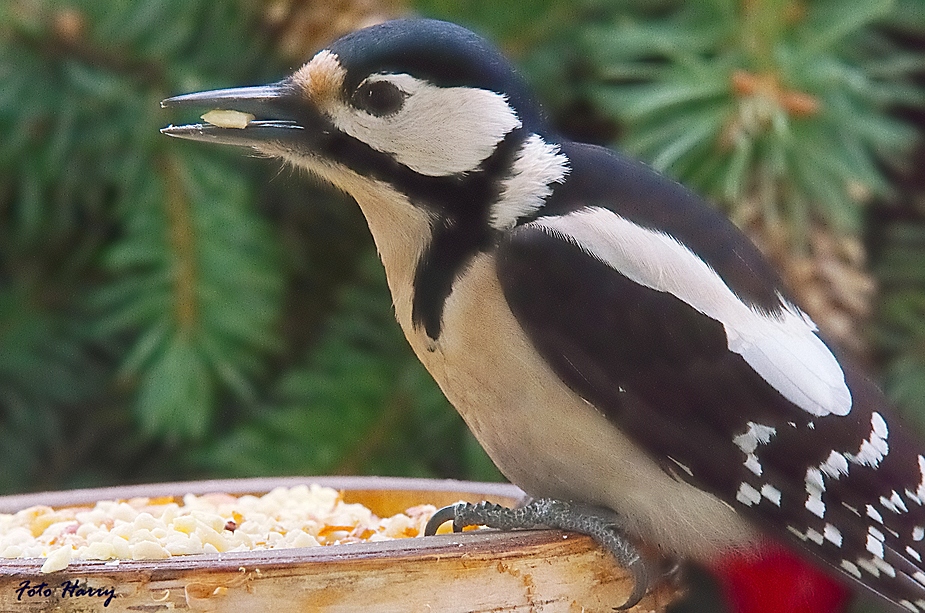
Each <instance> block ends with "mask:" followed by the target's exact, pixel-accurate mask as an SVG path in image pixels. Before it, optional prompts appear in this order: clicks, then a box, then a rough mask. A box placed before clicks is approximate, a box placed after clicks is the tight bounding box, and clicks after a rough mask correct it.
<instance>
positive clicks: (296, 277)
mask: <svg viewBox="0 0 925 613" xmlns="http://www.w3.org/2000/svg"><path fill="white" fill-rule="evenodd" d="M270 4H271V3H270V2H269V0H268V1H267V2H266V3H261V2H252V1H245V0H145V1H143V2H141V1H138V2H133V1H131V0H120V1H116V2H98V1H97V0H6V1H5V2H0V85H2V86H0V493H4V492H20V491H29V490H39V489H59V488H68V487H75V486H88V485H101V484H116V483H125V482H146V481H165V480H173V479H190V478H200V477H240V476H253V475H283V474H331V473H335V474H336V473H342V474H346V473H350V474H364V473H365V474H382V475H416V476H440V477H457V478H468V479H488V480H490V479H498V478H500V477H499V475H498V473H497V471H496V470H495V469H494V467H493V466H492V465H491V463H490V462H489V461H488V460H487V458H486V457H485V455H484V453H483V452H482V451H481V450H480V449H479V447H478V445H477V444H476V443H475V442H474V440H473V439H472V437H471V435H470V434H469V433H468V431H467V430H466V428H465V426H464V424H463V423H462V422H461V420H460V418H459V417H458V416H457V414H456V413H455V411H453V410H452V408H451V407H450V406H449V405H448V404H447V402H446V401H445V399H444V398H443V397H442V395H441V394H440V392H439V390H438V389H437V388H436V386H435V385H434V383H433V382H432V381H431V380H430V378H429V377H428V375H427V374H426V373H425V372H424V371H423V369H422V367H421V366H420V365H419V364H418V363H417V361H416V360H415V359H414V357H413V356H412V354H411V352H410V350H409V348H408V347H407V345H406V343H405V341H404V339H403V338H402V335H401V333H400V331H399V329H398V326H397V325H396V324H395V322H394V319H393V317H392V311H391V304H390V298H389V295H388V291H387V288H386V287H385V283H384V278H383V274H382V270H381V267H380V265H379V264H378V260H377V259H376V257H375V253H374V249H373V247H372V242H371V240H370V238H369V236H368V234H367V231H366V228H365V223H364V221H363V219H362V217H361V215H360V214H359V211H358V210H357V209H356V207H355V206H354V205H353V204H352V203H351V202H349V199H347V198H346V197H344V196H343V195H340V194H336V193H333V192H331V191H329V190H326V189H325V188H323V187H319V186H317V185H316V184H315V183H313V182H312V181H311V180H309V179H308V178H307V177H303V176H299V174H298V173H297V172H294V171H292V170H291V169H288V168H281V166H280V164H279V163H278V162H276V161H273V160H265V159H255V158H253V157H250V156H247V155H245V154H244V152H242V151H238V150H234V151H231V150H224V149H222V148H215V147H208V146H205V145H201V144H195V143H188V142H178V141H176V140H172V139H167V138H164V137H163V136H161V135H160V134H159V133H158V129H159V128H160V127H162V126H164V125H166V124H168V123H171V122H179V121H185V120H186V119H192V118H178V117H175V116H171V115H170V114H168V113H167V112H165V111H164V110H162V109H160V107H159V104H158V103H159V101H160V100H161V99H163V98H165V97H167V96H169V95H172V94H176V93H182V92H188V91H195V90H201V89H208V88H214V87H227V86H233V85H245V84H257V83H265V82H270V81H273V80H276V79H278V78H280V77H281V76H283V75H285V74H287V73H289V72H291V71H292V70H293V69H294V68H295V67H296V66H297V65H298V63H297V62H294V61H293V60H292V59H290V58H288V57H287V56H286V55H285V53H283V52H282V51H281V50H280V48H278V46H277V45H276V44H275V43H276V39H277V37H278V36H279V29H278V25H279V24H275V25H274V23H273V22H272V20H268V19H267V13H268V11H269V10H270V9H269V8H268V7H269V6H270ZM290 4H291V5H292V6H296V5H302V8H303V9H304V8H305V7H310V3H304V5H303V3H301V2H299V0H292V2H290ZM348 4H349V3H345V6H346V5H348ZM383 5H384V6H385V2H383ZM393 8H394V6H393V5H392V4H390V5H389V6H388V7H387V9H386V10H393ZM406 9H407V10H408V11H411V12H417V13H419V14H425V15H429V16H435V17H441V18H445V19H451V20H454V21H457V22H460V23H463V24H464V25H468V26H470V27H473V28H475V29H477V30H480V31H482V32H483V33H485V34H486V35H488V36H489V37H491V38H492V39H494V40H496V41H497V42H498V43H499V44H500V45H501V46H502V47H503V48H504V50H505V51H506V52H507V53H508V54H509V55H511V56H512V57H513V58H514V59H515V60H516V61H517V62H518V63H519V64H520V65H521V66H522V67H523V68H524V70H525V72H526V74H527V76H528V78H529V79H530V80H531V81H532V82H533V84H534V85H535V87H536V89H537V91H538V92H539V94H540V97H541V98H542V99H543V100H544V101H545V103H546V105H547V108H548V110H549V113H550V115H551V118H552V120H553V121H554V123H555V124H556V125H557V126H558V127H559V129H561V131H562V132H563V133H565V134H567V135H570V136H573V137H576V138H580V139H583V140H589V141H593V142H599V143H603V144H614V143H616V144H617V145H618V146H619V147H621V148H624V149H627V150H629V151H630V152H631V153H632V154H634V155H637V156H639V157H642V158H643V159H646V160H648V161H649V162H650V163H652V164H653V165H655V166H656V167H658V168H659V169H661V170H663V171H665V172H667V173H669V174H671V175H673V176H676V177H678V178H679V179H681V180H683V181H684V182H685V183H687V184H689V185H691V186H692V187H694V188H695V189H698V190H700V191H701V192H702V193H704V194H706V195H708V196H709V197H710V198H711V199H712V200H713V201H715V202H716V203H717V204H718V205H720V206H722V207H723V208H724V209H725V210H727V211H729V212H730V213H731V214H734V213H735V211H736V208H737V206H740V205H741V204H742V203H743V202H745V201H752V202H758V203H760V210H761V215H762V219H763V220H764V222H765V223H768V224H772V225H780V226H782V227H786V228H787V229H788V231H789V233H790V234H791V235H793V236H794V237H796V238H795V241H794V244H793V249H794V251H795V252H799V251H800V250H801V249H802V243H801V240H802V239H801V237H802V236H803V230H804V229H805V228H807V226H808V224H809V223H811V222H820V223H825V224H827V226H828V227H830V228H832V231H833V232H835V233H844V234H846V235H853V236H859V237H861V238H862V239H864V241H865V242H866V244H867V246H868V248H869V251H870V253H871V255H872V267H873V270H874V272H875V273H876V276H877V280H878V283H879V292H878V293H877V296H876V312H877V317H876V322H875V325H874V326H873V327H872V328H871V330H870V337H871V338H872V339H873V352H872V359H871V361H870V367H871V369H872V372H873V374H875V375H876V376H879V377H880V378H881V380H882V382H883V383H884V385H885V387H886V389H887V391H888V393H889V394H890V395H891V396H892V398H893V399H894V400H895V401H896V402H897V403H898V404H899V405H901V406H902V407H903V408H904V409H905V410H906V412H907V413H908V414H910V415H911V416H912V417H913V418H915V419H918V420H919V421H921V422H923V423H925V173H923V168H925V153H923V151H925V148H923V147H922V126H923V123H925V89H923V84H925V54H923V50H925V2H923V1H922V0H804V1H798V0H704V1H702V2H701V1H699V0H697V1H690V2H683V1H681V0H657V1H655V2H653V1H647V0H578V1H575V0H513V1H511V2H505V3H499V2H487V1H485V0H465V1H462V2H460V1H456V0H453V1H450V0H418V1H417V2H416V3H414V4H412V5H411V6H407V7H406ZM305 59H307V58H305ZM762 79H764V80H762ZM736 83H739V85H738V86H736V85H735V84H736ZM749 83H751V84H752V85H754V84H755V83H758V84H764V87H765V90H764V94H761V92H758V94H755V92H751V93H749V92H748V91H745V90H747V89H748V87H751V86H750V85H749ZM743 84H744V85H743ZM737 87H738V89H737ZM740 90H741V91H740ZM793 92H797V93H798V94H800V95H801V96H804V98H799V97H798V98H797V99H796V102H793V99H791V102H792V104H790V106H788V102H787V100H788V98H787V96H788V95H789V94H790V93H793ZM800 105H802V107H801V106H800ZM814 105H815V106H814ZM800 108H803V111H800ZM820 109H821V110H820ZM804 111H805V112H804ZM858 193H861V194H863V195H864V197H863V198H859V197H858Z"/></svg>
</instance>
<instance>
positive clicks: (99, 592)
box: [16, 579, 116, 607]
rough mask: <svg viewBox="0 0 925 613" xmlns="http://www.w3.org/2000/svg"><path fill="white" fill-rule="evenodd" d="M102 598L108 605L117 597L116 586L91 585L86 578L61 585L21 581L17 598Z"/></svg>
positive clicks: (105, 605) (104, 604) (106, 605)
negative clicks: (82, 580)
mask: <svg viewBox="0 0 925 613" xmlns="http://www.w3.org/2000/svg"><path fill="white" fill-rule="evenodd" d="M54 596H57V597H58V598H62V599H64V598H79V597H85V598H101V599H104V600H103V606H104V607H108V606H109V603H110V602H112V599H113V598H115V597H116V588H115V586H113V585H109V586H104V587H90V586H89V585H88V584H87V582H86V580H85V581H84V582H83V584H81V582H80V579H75V580H73V581H71V580H70V579H68V580H67V581H62V582H61V583H60V584H59V585H57V586H54V585H49V584H48V582H47V581H42V582H41V583H33V582H32V581H30V580H29V579H26V580H24V581H21V582H20V583H19V587H18V588H16V600H22V599H23V598H52V597H54Z"/></svg>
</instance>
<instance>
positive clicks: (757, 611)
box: [712, 545, 851, 613]
mask: <svg viewBox="0 0 925 613" xmlns="http://www.w3.org/2000/svg"><path fill="white" fill-rule="evenodd" d="M712 570H713V571H714V573H715V575H716V576H717V578H718V580H719V584H720V589H721V590H722V592H723V595H724V596H725V599H726V602H727V603H728V605H729V608H730V610H731V611H732V612H733V613H838V612H841V611H844V610H845V609H846V608H847V605H848V603H849V601H850V599H851V590H849V589H848V588H847V587H845V585H844V584H842V583H841V582H839V581H836V580H835V579H833V578H831V577H830V576H829V575H827V574H825V573H823V572H821V571H819V570H817V569H816V567H814V566H812V565H811V564H809V563H808V562H805V561H804V560H803V559H802V558H799V557H797V556H796V555H794V554H792V553H790V552H789V551H787V550H786V549H784V548H782V547H779V546H776V545H774V546H769V547H765V548H763V549H762V551H761V552H760V553H758V554H755V553H752V552H748V553H744V552H743V553H740V554H734V555H731V556H726V557H725V558H724V559H723V560H722V561H720V562H719V564H717V565H715V566H714V567H713V569H712Z"/></svg>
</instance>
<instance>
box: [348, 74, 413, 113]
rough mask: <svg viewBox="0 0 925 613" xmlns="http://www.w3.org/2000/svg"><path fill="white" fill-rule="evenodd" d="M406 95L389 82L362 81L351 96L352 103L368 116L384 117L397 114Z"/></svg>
mask: <svg viewBox="0 0 925 613" xmlns="http://www.w3.org/2000/svg"><path fill="white" fill-rule="evenodd" d="M406 97H407V94H406V93H405V92H403V91H402V90H400V89H399V88H398V87H397V86H396V85H395V84H394V83H391V82H389V81H364V82H363V83H361V84H360V86H359V87H357V89H356V91H355V92H354V94H353V97H352V102H353V105H354V106H355V107H357V108H358V109H361V110H364V111H366V112H367V113H369V114H370V115H375V116H377V117H385V116H387V115H392V114H393V113H397V112H398V111H399V110H400V109H401V107H402V105H404V103H405V98H406Z"/></svg>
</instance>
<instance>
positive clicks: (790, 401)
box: [162, 19, 925, 611]
mask: <svg viewBox="0 0 925 613" xmlns="http://www.w3.org/2000/svg"><path fill="white" fill-rule="evenodd" d="M162 104H163V106H165V107H177V108H188V107H201V108H207V109H217V110H225V111H237V112H240V113H247V114H249V115H251V116H253V119H252V120H250V118H248V119H249V120H248V121H245V122H242V123H243V124H245V125H243V127H241V125H240V124H239V125H237V126H235V127H231V126H228V127H221V125H211V124H208V123H205V124H193V125H179V126H174V125H171V126H168V127H167V128H164V129H163V132H164V133H165V134H167V135H170V136H174V137H179V138H185V139H192V140H198V141H207V142H212V143H221V144H229V145H238V146H246V147H251V148H253V149H255V150H257V151H258V152H260V153H261V154H263V155H267V156H273V157H278V158H282V159H283V160H285V161H286V162H288V163H289V164H291V165H293V166H295V167H298V168H302V169H307V170H308V171H310V173H312V174H314V175H316V176H317V177H319V178H320V179H321V180H323V181H325V182H327V183H330V184H332V185H334V186H335V187H337V188H339V189H340V190H343V191H344V192H346V193H348V194H349V195H350V196H352V197H353V199H354V200H356V202H357V204H358V205H359V206H360V208H361V209H362V212H363V213H364V215H365V217H366V220H367V222H368V225H369V229H370V231H371V233H372V235H373V238H374V240H375V243H376V247H377V250H378V252H379V255H380V257H381V260H382V263H383V265H384V268H385V272H386V276H387V280H388V285H389V289H390V291H391V294H392V298H393V302H394V308H395V314H396V317H397V319H398V323H399V324H400V326H401V328H402V330H403V331H404V333H405V335H406V337H407V339H408V341H409V343H410V344H411V347H412V348H413V349H414V351H415V353H416V354H417V356H418V358H419V359H420V360H421V362H422V363H423V364H424V366H425V367H426V368H427V369H428V371H429V372H430V373H431V375H432V376H433V377H434V379H435V380H436V381H437V383H438V384H439V385H440V387H441V389H442V390H443V392H444V393H445V394H446V396H447V398H448V399H449V400H450V402H451V403H452V404H453V405H454V406H455V407H456V409H457V410H458V411H459V413H460V414H461V415H462V417H463V418H464V419H465V421H466V423H467V424H468V426H469V427H470V428H471V430H472V432H473V433H474V434H475V436H476V437H477V438H478V440H479V442H480V443H481V445H482V446H483V447H484V448H485V450H486V451H487V453H488V455H489V456H490V457H491V458H492V460H493V461H494V462H495V463H496V464H497V466H498V467H499V469H500V470H501V471H502V472H503V473H504V474H505V475H506V476H507V477H508V478H509V479H510V480H511V481H512V482H513V483H515V484H517V485H518V486H520V487H521V488H522V489H523V490H524V491H525V492H527V493H528V494H529V495H531V496H534V497H537V498H541V499H548V498H551V499H557V500H562V501H569V502H571V503H574V504H575V505H577V506H578V507H579V508H585V507H600V508H603V509H607V510H609V511H610V512H611V513H613V514H614V516H615V517H616V518H618V519H616V520H614V521H616V522H619V525H620V529H621V530H622V531H623V532H625V534H627V535H628V536H630V537H632V538H634V539H638V540H639V541H642V542H644V543H647V544H649V545H651V546H653V547H655V548H657V549H659V550H660V551H662V552H663V553H664V554H666V555H668V556H677V557H684V558H693V559H697V560H701V561H705V562H707V563H709V562H710V561H711V560H715V559H717V558H719V557H721V556H723V555H724V554H726V553H729V552H742V551H747V550H749V549H750V548H752V547H755V546H758V545H760V544H761V543H762V542H764V540H765V539H767V538H769V537H770V538H772V539H775V540H777V541H780V542H783V543H786V544H787V545H788V546H789V547H791V548H793V549H795V550H798V551H801V552H803V553H804V554H805V555H807V556H809V557H811V558H814V559H815V560H817V561H818V562H820V563H821V564H822V565H824V566H825V567H827V568H828V569H829V571H830V572H832V573H833V574H837V575H840V576H841V577H842V578H844V579H846V580H848V581H852V582H855V583H856V584H859V585H861V586H864V587H866V588H868V589H869V590H870V591H872V592H873V593H874V594H877V595H879V596H880V597H881V598H882V599H883V600H884V601H885V602H888V603H891V604H892V606H893V608H894V609H895V610H897V611H925V565H923V563H922V555H923V553H925V546H923V542H922V541H923V538H925V445H923V444H922V443H921V441H919V440H918V439H917V438H916V436H915V435H914V434H913V433H912V432H910V431H909V429H908V428H907V426H905V425H904V424H903V423H902V422H901V421H900V420H899V418H898V417H897V416H896V414H895V413H894V411H893V410H892V409H891V408H890V406H889V404H888V402H887V401H886V400H885V398H884V396H883V395H882V393H881V392H880V391H879V390H878V389H877V387H876V386H875V385H874V384H873V383H872V382H871V381H870V380H868V379H867V378H866V377H865V376H864V375H863V374H862V373H861V372H860V371H859V370H857V369H856V368H854V367H853V366H852V365H850V364H849V363H847V362H846V361H843V360H840V359H839V358H838V357H836V354H835V352H834V351H833V350H832V349H831V348H830V347H829V346H828V345H827V344H826V342H825V341H824V340H822V338H821V336H820V334H819V332H818V330H817V327H816V325H815V324H814V323H813V322H812V320H811V319H810V318H809V317H808V316H807V315H806V314H805V313H804V312H803V311H802V310H800V308H799V307H798V306H797V305H796V303H795V302H794V301H793V300H792V299H791V298H790V297H789V295H788V292H787V290H786V289H785V288H784V287H783V285H782V283H781V281H780V279H779V278H778V276H777V275H776V274H775V272H774V271H773V270H772V269H771V267H770V266H769V265H768V264H767V263H766V261H765V260H764V259H762V257H761V255H760V254H759V253H758V252H757V250H756V249H755V248H754V247H753V245H752V244H751V243H750V242H749V241H748V240H747V239H746V238H745V237H744V236H743V235H742V234H741V233H740V232H739V231H738V230H737V229H736V228H735V227H734V226H733V225H732V224H731V223H730V222H729V221H728V220H727V219H726V218H725V217H723V216H722V215H721V214H719V213H717V212H716V211H715V210H714V209H713V208H711V207H710V206H709V205H708V204H706V203H705V202H704V201H703V200H702V199H700V198H699V197H697V196H696V195H694V194H693V193H692V192H691V191H689V190H688V189H686V188H685V187H683V186H681V185H680V184H678V183H676V182H674V181H672V180H670V179H668V178H666V177H664V176H662V175H660V174H658V173H656V172H655V171H653V170H652V169H650V168H649V167H647V166H645V165H644V164H642V163H640V162H637V161H634V160H632V159H629V158H627V157H625V156H623V155H621V154H619V153H616V152H614V151H611V150H608V149H605V148H602V147H597V146H592V145H587V144H582V143H578V142H572V141H570V140H567V139H565V138H562V137H561V136H558V135H557V134H556V133H555V132H554V131H553V130H552V129H551V128H550V126H549V125H548V123H547V122H546V119H545V117H544V115H543V112H542V111H541V109H540V107H539V105H538V104H537V103H536V102H535V100H534V98H533V96H532V95H531V92H530V90H529V88H528V87H527V85H526V83H525V81H524V80H523V78H522V77H521V76H520V75H519V74H518V73H517V72H516V70H515V69H514V68H513V67H512V65H511V64H510V63H509V62H508V61H507V60H506V59H505V58H504V57H503V55H502V54H501V53H500V52H499V51H498V50H497V49H495V48H494V47H493V46H492V45H491V44H490V43H488V42H487V41H485V40H484V39H483V38H481V37H479V36H478V35H476V34H474V33H472V32H470V31H468V30H466V29H464V28H462V27H459V26H456V25H453V24H450V23H446V22H441V21H434V20H423V19H411V20H397V21H390V22H386V23H384V24H380V25H376V26H372V27H370V28H366V29H363V30H359V31H357V32H354V33H352V34H349V35H347V36H345V37H343V38H341V39H339V40H337V41H336V42H334V43H332V44H331V45H330V46H329V47H328V48H326V49H324V50H322V51H320V52H318V53H317V54H316V55H315V56H314V57H313V58H311V59H310V60H309V61H308V62H307V63H306V64H305V65H304V66H302V67H301V68H299V69H298V70H297V71H296V72H295V73H294V74H292V75H291V76H289V77H288V78H285V79H283V80H282V81H280V82H278V83H274V84H271V85H266V86H256V87H242V88H235V89H223V90H215V91H208V92H200V93H193V94H186V95H181V96H176V97H173V98H169V99H167V100H165V101H164V102H163V103H162Z"/></svg>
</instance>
